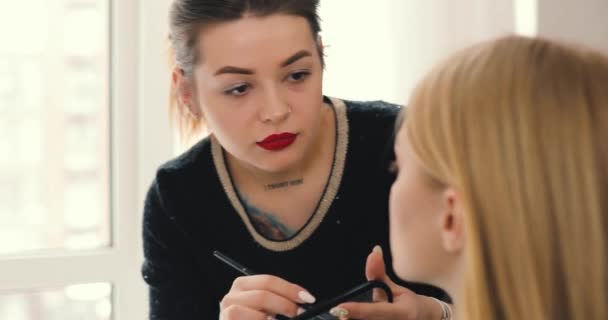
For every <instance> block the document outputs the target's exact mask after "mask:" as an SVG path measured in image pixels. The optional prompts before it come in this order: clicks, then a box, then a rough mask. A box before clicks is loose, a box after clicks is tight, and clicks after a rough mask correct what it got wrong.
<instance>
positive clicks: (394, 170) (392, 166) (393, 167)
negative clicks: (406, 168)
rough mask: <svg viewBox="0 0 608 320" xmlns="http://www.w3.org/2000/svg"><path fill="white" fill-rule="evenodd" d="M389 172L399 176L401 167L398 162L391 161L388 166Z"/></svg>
mask: <svg viewBox="0 0 608 320" xmlns="http://www.w3.org/2000/svg"><path fill="white" fill-rule="evenodd" d="M388 172H390V173H392V174H397V173H398V172H399V167H398V166H397V161H391V163H390V164H389V165H388Z"/></svg>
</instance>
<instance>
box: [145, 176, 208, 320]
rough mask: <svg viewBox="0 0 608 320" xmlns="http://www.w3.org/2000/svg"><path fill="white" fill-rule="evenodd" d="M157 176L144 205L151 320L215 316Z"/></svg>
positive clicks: (188, 246)
mask: <svg viewBox="0 0 608 320" xmlns="http://www.w3.org/2000/svg"><path fill="white" fill-rule="evenodd" d="M161 184H162V183H161V182H159V177H158V176H157V179H156V180H155V181H154V183H153V184H152V186H151V187H150V189H149V191H148V194H147V197H146V202H145V208H144V221H143V244H144V257H145V260H144V263H143V266H142V275H143V278H144V281H145V282H146V283H147V284H148V285H149V307H150V311H149V319H150V320H174V319H175V320H190V319H197V320H202V319H217V318H218V303H213V302H212V301H211V299H210V298H209V293H208V292H206V291H205V282H206V281H205V280H204V278H203V275H202V273H201V271H200V268H197V261H196V259H195V257H194V254H193V252H192V249H191V247H190V244H189V243H188V241H187V239H186V238H185V235H184V233H183V232H181V231H180V228H179V226H178V224H177V223H175V216H173V215H172V213H171V210H170V209H168V208H167V207H166V201H163V200H166V199H163V195H162V192H161V190H163V189H166V186H163V187H161Z"/></svg>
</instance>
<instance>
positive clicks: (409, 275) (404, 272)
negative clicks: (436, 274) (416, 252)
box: [393, 256, 425, 282]
mask: <svg viewBox="0 0 608 320" xmlns="http://www.w3.org/2000/svg"><path fill="white" fill-rule="evenodd" d="M404 258H405V259H406V261H407V260H409V261H411V259H408V258H407V257H404ZM402 260H403V259H399V258H397V257H395V256H393V270H394V271H395V274H396V275H397V277H399V278H400V279H402V280H405V281H412V282H425V281H424V279H422V278H424V277H421V274H420V272H417V271H416V269H417V268H416V266H413V265H411V264H409V263H407V262H405V261H402Z"/></svg>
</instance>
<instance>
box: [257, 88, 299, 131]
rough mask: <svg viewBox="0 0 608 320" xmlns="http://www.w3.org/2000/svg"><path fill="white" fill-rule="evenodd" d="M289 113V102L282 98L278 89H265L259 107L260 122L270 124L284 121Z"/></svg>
mask: <svg viewBox="0 0 608 320" xmlns="http://www.w3.org/2000/svg"><path fill="white" fill-rule="evenodd" d="M290 113H291V108H290V107H289V104H288V103H287V101H285V99H283V98H282V96H281V94H280V93H279V92H278V90H276V89H268V90H266V93H265V95H264V99H263V101H261V108H260V119H261V120H262V122H264V123H271V124H274V123H280V122H282V121H285V120H286V119H287V118H288V117H289V114H290Z"/></svg>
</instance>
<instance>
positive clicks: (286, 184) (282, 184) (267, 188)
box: [264, 178, 304, 191]
mask: <svg viewBox="0 0 608 320" xmlns="http://www.w3.org/2000/svg"><path fill="white" fill-rule="evenodd" d="M302 183H304V179H303V178H300V179H295V180H288V181H282V182H277V183H269V184H267V185H265V186H264V191H271V190H275V189H281V188H287V187H293V186H298V185H301V184H302Z"/></svg>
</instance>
